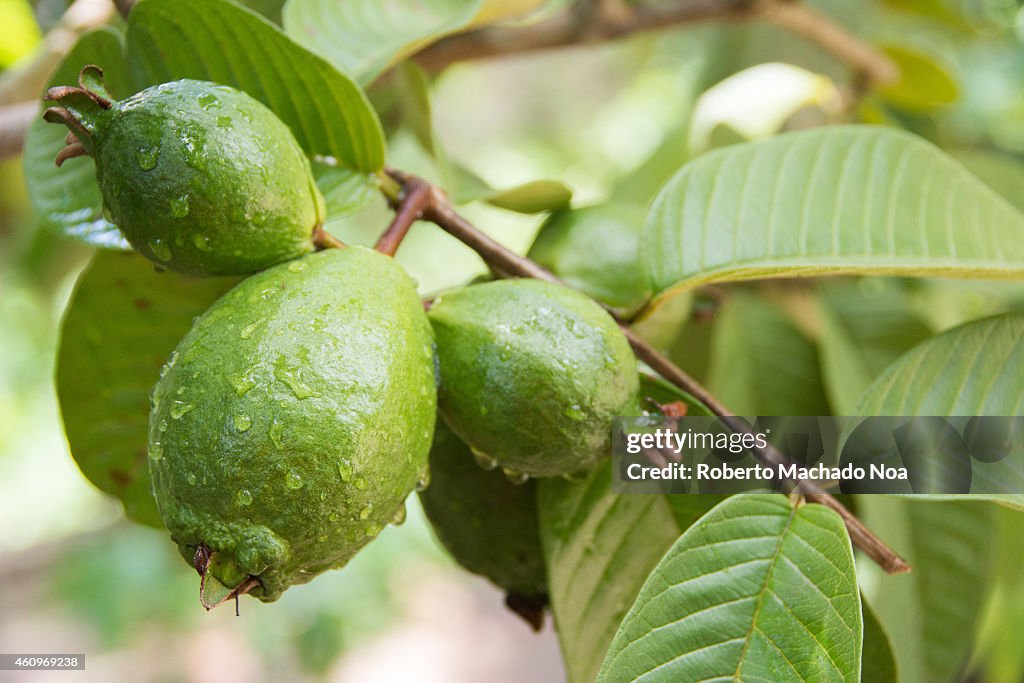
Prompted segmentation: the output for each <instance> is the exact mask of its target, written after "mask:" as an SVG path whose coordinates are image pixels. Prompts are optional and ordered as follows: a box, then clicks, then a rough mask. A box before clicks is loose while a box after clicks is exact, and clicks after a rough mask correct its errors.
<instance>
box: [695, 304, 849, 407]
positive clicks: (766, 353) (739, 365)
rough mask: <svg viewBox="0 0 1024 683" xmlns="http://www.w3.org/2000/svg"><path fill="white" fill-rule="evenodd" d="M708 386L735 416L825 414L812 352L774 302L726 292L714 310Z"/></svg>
mask: <svg viewBox="0 0 1024 683" xmlns="http://www.w3.org/2000/svg"><path fill="white" fill-rule="evenodd" d="M707 384H708V388H710V389H711V391H712V393H714V394H715V395H716V396H717V397H718V398H719V399H720V400H721V401H722V402H723V403H724V404H725V405H727V406H728V407H729V409H730V410H732V411H733V412H734V413H736V414H738V415H751V416H753V415H828V414H829V407H828V401H827V399H826V398H825V389H824V387H823V386H822V381H821V367H820V365H819V361H818V354H817V350H816V349H815V348H814V345H813V344H812V343H811V341H810V340H809V339H807V337H805V336H804V335H803V333H801V332H800V330H798V329H797V328H796V326H795V325H794V324H793V322H791V321H790V319H789V318H788V317H787V316H786V314H785V312H784V311H783V310H782V309H781V308H780V307H779V306H778V305H777V304H775V303H774V302H772V301H769V300H766V299H760V298H757V297H754V296H751V295H748V294H743V293H738V292H737V293H735V294H733V295H731V296H730V297H729V298H728V299H727V300H726V301H725V303H724V304H723V305H722V307H721V308H720V309H719V310H718V312H717V313H716V318H715V326H714V328H713V331H712V338H711V366H710V368H709V369H708V376H707Z"/></svg>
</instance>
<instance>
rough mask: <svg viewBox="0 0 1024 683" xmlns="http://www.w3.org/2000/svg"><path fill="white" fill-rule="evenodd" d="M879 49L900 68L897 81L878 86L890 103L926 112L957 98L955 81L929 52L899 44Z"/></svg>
mask: <svg viewBox="0 0 1024 683" xmlns="http://www.w3.org/2000/svg"><path fill="white" fill-rule="evenodd" d="M882 51H883V52H885V54H886V56H888V57H889V59H891V60H892V61H893V62H894V63H895V64H896V66H897V67H898V68H899V70H900V78H899V80H897V81H896V82H895V83H891V84H889V85H886V86H883V87H882V88H881V89H880V92H881V94H882V96H883V97H885V99H886V100H888V101H889V102H890V103H891V104H894V105H896V106H897V107H899V108H901V109H906V110H908V111H913V112H927V111H931V110H932V109H940V108H942V107H947V106H949V105H951V104H953V103H954V102H956V101H957V99H959V97H960V88H959V87H958V86H957V84H956V80H954V78H953V76H952V75H950V73H949V71H948V70H947V69H946V68H945V67H943V66H942V65H940V64H939V63H938V62H937V61H936V60H935V59H934V58H932V57H931V56H930V55H926V54H924V53H922V52H919V51H917V50H909V49H907V48H905V47H902V46H899V45H885V46H883V47H882Z"/></svg>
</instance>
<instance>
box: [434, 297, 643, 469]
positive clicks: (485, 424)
mask: <svg viewBox="0 0 1024 683" xmlns="http://www.w3.org/2000/svg"><path fill="white" fill-rule="evenodd" d="M429 317H430V321H431V324H432V325H433V327H434V335H435V338H436V341H437V358H438V367H439V373H440V386H439V405H440V408H441V413H442V415H443V416H444V418H445V420H446V421H447V422H448V424H449V425H450V426H451V428H452V429H453V430H454V431H455V433H456V434H458V436H459V437H460V438H461V439H462V440H463V441H465V442H466V443H467V444H469V446H470V447H472V448H473V450H474V451H475V452H476V453H477V455H478V456H479V460H480V461H481V463H482V464H485V465H488V466H490V465H496V466H500V467H502V468H504V469H506V470H508V471H509V473H510V474H511V475H512V476H513V477H516V476H523V475H529V476H539V477H543V476H555V475H564V474H571V473H573V472H577V471H580V470H585V469H587V468H589V467H591V466H593V465H594V464H595V463H596V462H597V461H598V459H600V458H601V457H602V456H605V455H608V454H609V453H610V442H611V427H612V419H613V418H614V417H615V416H617V415H627V414H632V412H631V411H635V410H636V396H637V390H638V380H637V368H636V359H635V358H634V357H633V353H632V350H631V349H630V347H629V342H628V341H626V338H625V336H624V335H623V334H622V332H621V330H619V327H618V325H617V324H616V323H615V321H614V320H613V319H612V317H611V316H610V315H609V314H608V313H607V312H606V311H605V310H603V309H602V308H601V307H600V306H598V305H597V304H596V303H594V302H593V301H592V300H591V299H589V298H588V297H587V296H585V295H583V294H581V293H579V292H577V291H574V290H572V289H569V288H568V287H564V286H561V285H556V284H551V283H548V282H541V281H539V280H501V281H498V282H488V283H484V284H478V285H471V286H469V287H465V288H463V289H460V290H457V291H454V292H451V293H448V294H444V295H443V296H441V297H439V298H438V299H437V300H435V302H434V304H433V306H432V307H431V309H430V313H429Z"/></svg>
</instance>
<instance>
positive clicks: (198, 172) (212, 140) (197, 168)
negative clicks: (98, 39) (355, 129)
mask: <svg viewBox="0 0 1024 683" xmlns="http://www.w3.org/2000/svg"><path fill="white" fill-rule="evenodd" d="M100 75H101V72H99V70H98V69H97V68H96V67H86V68H85V69H84V70H83V72H82V76H81V77H80V81H79V82H80V85H79V86H78V87H58V88H51V89H50V91H49V92H48V93H47V99H50V100H54V101H56V102H57V103H58V104H59V105H60V107H53V108H51V109H49V110H47V112H46V118H47V120H49V121H54V122H59V123H64V124H65V125H67V126H68V128H70V129H71V132H72V134H73V137H72V136H69V138H68V139H69V142H70V144H69V146H68V147H66V148H65V149H64V150H63V151H62V152H61V154H60V155H58V157H57V163H58V164H60V163H62V162H63V161H64V159H66V158H70V157H72V156H79V155H83V154H89V155H91V156H92V157H93V159H94V161H95V164H96V177H97V180H98V181H99V187H100V192H101V194H102V196H103V202H104V210H105V212H106V214H107V215H108V217H109V218H110V220H111V222H113V223H114V224H115V225H117V226H118V227H119V228H120V230H121V232H122V233H123V234H124V236H125V238H126V239H127V240H128V242H129V243H131V245H132V247H134V248H135V250H136V251H138V252H139V253H141V254H142V255H144V256H145V257H147V258H148V259H150V260H151V261H153V262H154V263H156V264H158V265H160V266H162V267H166V268H170V269H173V270H177V271H180V272H184V273H191V274H197V275H241V274H245V273H251V272H254V271H257V270H261V269H263V268H266V267H268V266H271V265H274V264H275V263H280V262H281V261H286V260H288V259H291V258H295V257H297V256H301V255H302V254H305V253H307V252H310V251H312V250H313V232H314V230H315V229H316V228H317V227H319V226H320V224H321V223H322V222H323V218H324V203H323V198H322V196H321V195H320V191H319V190H318V189H317V186H316V182H315V181H314V178H313V174H312V171H311V169H310V164H309V160H308V159H307V157H306V155H305V153H304V152H303V150H302V148H301V147H300V146H299V143H298V142H297V141H296V140H295V136H294V135H292V132H291V130H290V129H289V128H288V126H287V125H285V124H284V122H282V121H281V120H280V119H279V118H277V116H275V115H274V113H273V112H272V111H270V110H269V109H268V108H267V107H265V106H264V105H263V104H261V103H260V102H258V101H256V100H255V99H253V98H252V97H250V96H249V95H247V94H246V93H244V92H242V91H240V90H235V89H234V88H230V87H227V86H224V85H217V84H214V83H209V82H206V81H193V80H181V81H175V82H173V83H164V84H162V85H157V86H154V87H151V88H146V89H145V90H143V91H141V92H139V93H136V94H135V95H132V96H131V97H128V98H127V99H124V100H121V101H114V100H113V99H112V98H111V97H110V95H109V94H108V93H107V92H106V91H105V90H104V89H103V84H102V80H101V77H100Z"/></svg>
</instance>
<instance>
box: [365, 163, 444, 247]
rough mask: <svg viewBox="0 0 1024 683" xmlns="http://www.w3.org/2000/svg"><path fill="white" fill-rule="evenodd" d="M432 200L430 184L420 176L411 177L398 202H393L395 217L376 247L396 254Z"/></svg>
mask: <svg viewBox="0 0 1024 683" xmlns="http://www.w3.org/2000/svg"><path fill="white" fill-rule="evenodd" d="M430 201H431V200H430V185H429V184H427V183H425V182H423V181H420V180H419V179H418V178H416V179H411V180H410V182H409V183H408V184H407V185H406V186H405V187H404V188H403V190H402V195H401V197H400V198H399V200H398V203H397V204H392V207H391V208H393V209H394V210H395V217H394V219H393V220H392V221H391V224H390V225H389V226H388V228H387V230H385V231H384V233H383V234H382V235H381V236H380V239H378V240H377V244H376V245H375V246H374V249H376V250H377V251H379V252H380V253H382V254H387V255H388V256H394V255H395V252H396V251H398V247H399V246H401V244H402V240H404V239H405V236H406V235H407V234H408V233H409V228H411V227H412V224H413V223H415V222H416V221H418V220H419V219H420V218H422V217H423V210H424V209H425V208H426V207H427V205H428V204H429V203H430Z"/></svg>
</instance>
